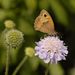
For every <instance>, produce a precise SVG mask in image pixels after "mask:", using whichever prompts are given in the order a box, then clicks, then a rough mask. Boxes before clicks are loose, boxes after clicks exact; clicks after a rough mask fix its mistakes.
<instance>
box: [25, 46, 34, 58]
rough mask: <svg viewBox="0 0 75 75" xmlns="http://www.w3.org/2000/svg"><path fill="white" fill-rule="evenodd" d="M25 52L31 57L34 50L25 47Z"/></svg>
mask: <svg viewBox="0 0 75 75" xmlns="http://www.w3.org/2000/svg"><path fill="white" fill-rule="evenodd" d="M25 54H26V55H27V56H29V57H33V56H34V54H35V51H34V49H33V48H32V47H27V48H26V49H25Z"/></svg>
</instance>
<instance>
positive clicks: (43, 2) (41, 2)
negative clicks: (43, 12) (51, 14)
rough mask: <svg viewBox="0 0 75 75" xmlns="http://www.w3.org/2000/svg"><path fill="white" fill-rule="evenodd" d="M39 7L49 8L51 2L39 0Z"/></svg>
mask: <svg viewBox="0 0 75 75" xmlns="http://www.w3.org/2000/svg"><path fill="white" fill-rule="evenodd" d="M39 7H40V8H41V9H47V8H48V7H49V3H48V1H47V0H40V1H39Z"/></svg>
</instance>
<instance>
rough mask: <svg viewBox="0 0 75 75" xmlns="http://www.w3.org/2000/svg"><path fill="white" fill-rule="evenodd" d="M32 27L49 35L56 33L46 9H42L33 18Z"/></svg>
mask: <svg viewBox="0 0 75 75" xmlns="http://www.w3.org/2000/svg"><path fill="white" fill-rule="evenodd" d="M34 28H35V30H38V31H41V32H43V33H47V34H49V35H55V34H56V32H55V29H54V23H53V20H52V18H51V16H50V15H49V13H48V12H47V11H46V10H42V11H41V12H40V15H39V16H38V17H37V18H36V19H35V23H34Z"/></svg>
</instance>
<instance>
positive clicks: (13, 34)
mask: <svg viewBox="0 0 75 75" xmlns="http://www.w3.org/2000/svg"><path fill="white" fill-rule="evenodd" d="M23 39H24V38H23V33H22V32H20V31H18V30H16V29H11V30H9V31H8V32H7V33H6V35H5V41H6V44H7V45H8V46H10V47H12V48H16V47H19V46H20V45H21V44H22V42H23Z"/></svg>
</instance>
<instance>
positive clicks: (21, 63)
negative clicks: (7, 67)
mask: <svg viewBox="0 0 75 75" xmlns="http://www.w3.org/2000/svg"><path fill="white" fill-rule="evenodd" d="M27 58H28V56H25V57H24V58H23V59H22V61H21V62H20V64H19V65H18V66H17V67H16V69H15V71H14V72H13V74H12V75H16V74H17V72H18V71H19V70H20V68H21V67H22V66H23V64H24V63H25V61H26V60H27Z"/></svg>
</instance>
